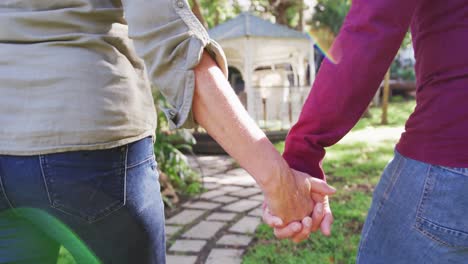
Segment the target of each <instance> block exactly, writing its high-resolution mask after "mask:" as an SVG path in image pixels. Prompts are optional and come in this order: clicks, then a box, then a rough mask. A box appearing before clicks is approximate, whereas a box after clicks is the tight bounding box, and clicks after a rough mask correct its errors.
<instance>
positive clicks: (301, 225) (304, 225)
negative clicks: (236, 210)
mask: <svg viewBox="0 0 468 264" xmlns="http://www.w3.org/2000/svg"><path fill="white" fill-rule="evenodd" d="M312 198H313V199H314V198H315V199H316V203H315V207H314V211H313V213H312V215H311V216H307V217H304V218H303V219H302V220H301V221H295V222H292V223H289V224H288V225H286V226H285V225H284V224H283V222H282V220H281V218H279V217H277V216H275V215H273V214H272V213H271V212H270V210H269V208H268V207H267V205H266V204H264V206H263V221H264V222H265V223H266V224H267V225H269V226H270V227H272V228H274V234H275V236H276V237H277V238H278V239H291V240H292V241H293V242H295V243H299V242H302V241H304V240H306V239H307V238H308V237H309V235H310V234H311V233H312V232H316V231H317V230H318V229H319V228H320V231H321V232H322V234H323V235H325V236H330V235H331V228H332V224H333V221H334V219H333V214H332V211H331V209H330V203H329V200H328V196H325V197H320V195H317V194H313V195H312ZM321 199H323V200H322V202H319V200H321Z"/></svg>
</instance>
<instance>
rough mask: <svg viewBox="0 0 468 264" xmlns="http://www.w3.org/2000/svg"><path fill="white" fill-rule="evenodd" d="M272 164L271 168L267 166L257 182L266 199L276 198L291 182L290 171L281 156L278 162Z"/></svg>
mask: <svg viewBox="0 0 468 264" xmlns="http://www.w3.org/2000/svg"><path fill="white" fill-rule="evenodd" d="M272 163H273V164H272V166H268V167H269V169H268V170H264V171H265V174H264V176H263V177H261V179H259V181H258V183H259V185H260V188H261V189H262V190H263V192H264V193H265V196H266V197H275V196H277V195H278V192H280V191H281V190H283V189H284V187H285V186H286V185H287V184H289V183H290V181H291V180H292V177H291V170H290V169H289V166H288V165H287V164H286V162H285V161H284V160H283V159H282V158H281V156H280V159H279V160H277V161H275V162H272Z"/></svg>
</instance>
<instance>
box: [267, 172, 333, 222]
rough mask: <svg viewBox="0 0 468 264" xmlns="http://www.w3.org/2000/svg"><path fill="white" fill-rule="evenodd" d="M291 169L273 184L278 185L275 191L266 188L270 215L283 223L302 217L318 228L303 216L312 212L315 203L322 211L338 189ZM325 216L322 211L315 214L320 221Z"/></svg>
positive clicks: (313, 217) (316, 219)
mask: <svg viewBox="0 0 468 264" xmlns="http://www.w3.org/2000/svg"><path fill="white" fill-rule="evenodd" d="M288 170H289V172H286V173H282V174H283V175H285V176H282V177H281V178H280V179H278V182H274V183H272V184H273V186H275V188H273V190H271V189H269V190H266V192H265V201H266V203H267V207H268V209H269V210H270V212H271V214H273V215H276V216H277V217H278V218H280V219H281V220H282V221H281V222H282V223H284V224H287V223H290V222H293V221H301V220H303V221H305V222H304V224H305V226H309V227H310V228H312V229H317V228H318V227H315V226H314V225H313V223H311V222H310V221H309V220H308V219H307V218H306V219H304V217H306V216H310V215H311V214H312V211H313V209H314V206H315V207H316V208H317V210H316V211H317V212H319V213H320V212H323V211H324V210H323V203H324V201H325V200H324V199H325V196H326V195H332V194H334V193H335V189H334V188H333V187H330V186H329V185H328V184H327V183H326V182H325V181H323V180H320V179H317V178H312V177H310V176H309V175H308V174H305V173H302V172H300V171H296V170H292V169H289V168H288ZM316 204H317V205H316ZM320 208H322V209H320ZM322 215H323V213H320V215H312V219H313V220H314V221H315V222H317V221H319V220H320V222H321V216H322ZM309 224H310V225H309ZM280 226H282V225H280Z"/></svg>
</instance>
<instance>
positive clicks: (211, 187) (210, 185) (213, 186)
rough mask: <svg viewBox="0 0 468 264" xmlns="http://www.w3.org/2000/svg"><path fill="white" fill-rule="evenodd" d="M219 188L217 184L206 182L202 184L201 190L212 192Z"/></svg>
mask: <svg viewBox="0 0 468 264" xmlns="http://www.w3.org/2000/svg"><path fill="white" fill-rule="evenodd" d="M218 187H219V184H216V183H212V182H206V183H204V184H203V188H205V189H207V190H214V189H216V188H218Z"/></svg>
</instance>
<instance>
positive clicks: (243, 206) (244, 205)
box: [222, 200, 262, 213]
mask: <svg viewBox="0 0 468 264" xmlns="http://www.w3.org/2000/svg"><path fill="white" fill-rule="evenodd" d="M261 203H262V202H260V201H252V200H240V201H238V202H235V203H232V204H229V205H226V206H224V207H223V208H222V209H223V210H226V211H231V212H238V213H240V212H245V211H248V210H250V209H253V208H255V207H257V206H259V205H260V204H261Z"/></svg>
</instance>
